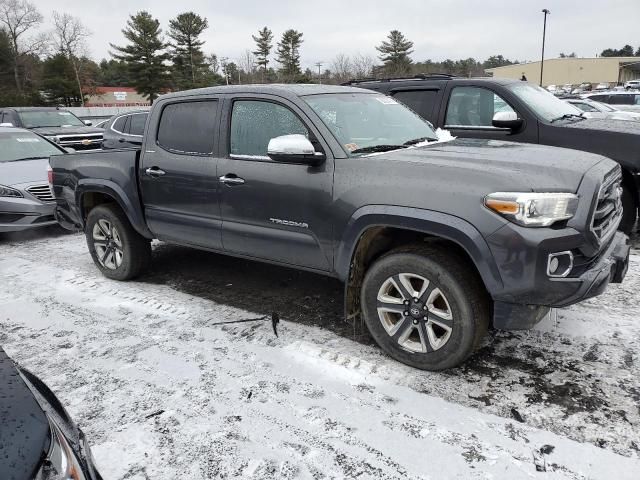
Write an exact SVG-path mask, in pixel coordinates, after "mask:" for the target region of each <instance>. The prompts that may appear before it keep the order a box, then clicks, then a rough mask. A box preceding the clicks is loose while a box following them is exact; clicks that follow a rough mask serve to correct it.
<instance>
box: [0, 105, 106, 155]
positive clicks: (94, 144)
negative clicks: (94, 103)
mask: <svg viewBox="0 0 640 480" xmlns="http://www.w3.org/2000/svg"><path fill="white" fill-rule="evenodd" d="M0 124H3V125H5V126H12V127H20V128H26V129H28V130H32V131H34V132H36V133H37V134H39V135H42V136H43V137H46V138H48V139H49V140H51V141H52V142H54V143H57V144H58V145H60V146H61V147H64V148H72V149H73V150H97V149H100V148H101V146H102V130H101V129H100V128H95V127H92V126H91V121H84V122H83V121H82V120H80V119H79V118H78V117H76V116H75V115H74V114H73V113H71V112H68V111H66V110H63V109H60V108H56V107H51V108H47V107H5V108H0Z"/></svg>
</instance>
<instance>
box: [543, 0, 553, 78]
mask: <svg viewBox="0 0 640 480" xmlns="http://www.w3.org/2000/svg"><path fill="white" fill-rule="evenodd" d="M542 13H544V26H543V27H542V60H541V61H540V86H542V72H543V71H544V40H545V37H546V35H547V15H549V14H550V13H551V12H550V11H549V9H547V8H543V9H542Z"/></svg>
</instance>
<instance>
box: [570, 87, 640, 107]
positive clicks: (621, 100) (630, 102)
mask: <svg viewBox="0 0 640 480" xmlns="http://www.w3.org/2000/svg"><path fill="white" fill-rule="evenodd" d="M582 98H588V99H589V100H594V101H596V102H602V103H606V104H609V105H613V107H614V108H617V109H618V110H624V111H626V112H640V92H634V91H621V92H620V91H614V90H612V91H609V92H595V93H590V94H588V95H583V96H582Z"/></svg>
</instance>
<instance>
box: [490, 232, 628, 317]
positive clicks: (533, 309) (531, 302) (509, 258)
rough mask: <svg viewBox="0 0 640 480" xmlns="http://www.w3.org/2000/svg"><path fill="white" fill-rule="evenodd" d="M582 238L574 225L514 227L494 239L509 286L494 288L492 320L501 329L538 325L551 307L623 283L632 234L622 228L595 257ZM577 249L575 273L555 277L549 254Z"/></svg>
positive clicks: (498, 261) (493, 248)
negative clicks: (589, 254)
mask: <svg viewBox="0 0 640 480" xmlns="http://www.w3.org/2000/svg"><path fill="white" fill-rule="evenodd" d="M583 242H584V239H583V236H582V235H581V234H580V233H578V232H577V231H575V230H573V229H571V228H565V229H561V230H552V229H527V231H522V230H521V229H520V228H518V227H513V226H511V225H509V226H507V227H504V228H503V229H501V230H499V231H498V232H496V233H495V234H494V235H492V236H491V237H490V238H489V246H490V248H491V250H492V252H493V253H494V258H495V259H496V262H497V266H498V269H499V271H500V273H501V276H502V279H503V283H504V288H503V290H502V291H500V292H495V293H494V295H493V299H494V315H493V316H494V318H493V324H494V327H496V328H501V329H526V328H531V327H533V326H534V325H535V324H536V323H538V322H539V321H540V320H541V319H542V318H543V317H544V315H545V314H546V313H547V312H548V311H549V309H550V308H560V307H567V306H570V305H574V304H576V303H578V302H581V301H583V300H586V299H588V298H592V297H595V296H597V295H600V294H601V293H602V292H604V291H605V289H606V288H607V286H608V285H609V283H620V282H622V280H623V279H624V277H625V275H626V273H627V269H628V265H629V252H630V247H629V245H628V237H627V236H626V235H624V234H623V233H621V232H616V234H615V235H614V236H613V237H612V239H611V240H609V243H608V244H607V245H606V246H605V247H603V248H602V249H601V250H600V251H599V252H598V253H597V254H596V255H595V256H593V257H585V256H584V255H581V253H580V247H581V245H582V244H583ZM562 251H572V252H575V255H576V257H575V258H576V263H575V264H574V267H573V270H572V272H571V274H570V275H569V276H568V277H566V278H553V277H550V276H548V274H547V268H546V267H547V260H548V256H549V254H550V253H554V252H562Z"/></svg>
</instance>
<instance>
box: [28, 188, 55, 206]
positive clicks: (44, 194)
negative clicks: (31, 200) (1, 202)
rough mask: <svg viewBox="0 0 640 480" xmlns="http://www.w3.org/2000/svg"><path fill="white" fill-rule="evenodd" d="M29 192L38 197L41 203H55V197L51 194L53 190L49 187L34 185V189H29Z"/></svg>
mask: <svg viewBox="0 0 640 480" xmlns="http://www.w3.org/2000/svg"><path fill="white" fill-rule="evenodd" d="M27 192H29V193H30V194H31V195H33V196H34V197H36V198H37V199H38V200H40V201H41V202H53V201H55V198H54V196H53V195H52V193H51V189H50V188H49V185H34V186H32V187H27Z"/></svg>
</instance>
